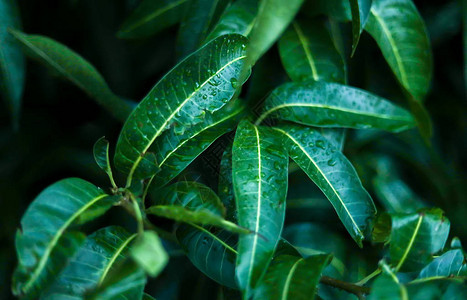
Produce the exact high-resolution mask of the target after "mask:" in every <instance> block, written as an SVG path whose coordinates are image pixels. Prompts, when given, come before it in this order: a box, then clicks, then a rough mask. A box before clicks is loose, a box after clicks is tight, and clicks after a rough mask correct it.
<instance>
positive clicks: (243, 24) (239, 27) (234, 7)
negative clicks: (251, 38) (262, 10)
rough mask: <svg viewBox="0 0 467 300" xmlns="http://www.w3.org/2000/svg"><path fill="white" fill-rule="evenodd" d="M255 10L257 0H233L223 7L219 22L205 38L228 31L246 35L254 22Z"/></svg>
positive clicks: (227, 32)
mask: <svg viewBox="0 0 467 300" xmlns="http://www.w3.org/2000/svg"><path fill="white" fill-rule="evenodd" d="M257 11H258V3H257V0H238V1H235V2H234V3H232V4H231V5H230V6H228V7H227V8H226V9H225V11H224V13H223V14H222V16H221V17H220V19H219V22H218V23H217V24H216V26H215V27H214V29H213V30H212V31H211V33H210V34H209V35H208V37H207V38H206V41H210V40H212V39H215V38H217V37H219V36H221V35H224V34H230V33H237V34H241V35H243V36H248V35H249V34H250V32H251V30H252V29H253V25H254V24H255V18H256V13H257Z"/></svg>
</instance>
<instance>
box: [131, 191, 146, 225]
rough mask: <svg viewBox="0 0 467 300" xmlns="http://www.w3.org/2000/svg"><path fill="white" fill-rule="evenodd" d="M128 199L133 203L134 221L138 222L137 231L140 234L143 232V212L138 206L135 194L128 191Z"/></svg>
mask: <svg viewBox="0 0 467 300" xmlns="http://www.w3.org/2000/svg"><path fill="white" fill-rule="evenodd" d="M130 199H131V202H132V204H133V211H134V212H135V217H136V221H137V222H138V233H139V234H142V233H143V232H144V222H143V214H142V213H141V209H140V208H139V204H138V201H137V200H136V198H135V196H133V194H131V193H130Z"/></svg>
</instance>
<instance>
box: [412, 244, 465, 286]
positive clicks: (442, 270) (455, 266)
mask: <svg viewBox="0 0 467 300" xmlns="http://www.w3.org/2000/svg"><path fill="white" fill-rule="evenodd" d="M448 277H463V278H464V279H467V262H466V258H465V255H464V252H463V251H462V249H454V250H449V251H447V252H446V253H444V254H443V255H441V256H439V257H437V258H435V259H434V260H433V261H432V262H431V263H429V264H428V265H427V266H426V267H424V268H423V269H422V270H421V271H420V274H419V275H418V277H417V281H427V280H433V279H441V278H448Z"/></svg>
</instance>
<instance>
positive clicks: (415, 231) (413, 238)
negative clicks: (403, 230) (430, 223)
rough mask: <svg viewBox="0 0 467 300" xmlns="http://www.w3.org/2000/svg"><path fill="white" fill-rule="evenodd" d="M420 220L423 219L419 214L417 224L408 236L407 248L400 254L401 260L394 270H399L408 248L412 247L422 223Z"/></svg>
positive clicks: (408, 250)
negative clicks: (410, 235) (409, 236)
mask: <svg viewBox="0 0 467 300" xmlns="http://www.w3.org/2000/svg"><path fill="white" fill-rule="evenodd" d="M422 220H423V216H422V215H420V216H419V217H418V222H417V225H416V226H415V230H414V232H413V235H412V237H411V238H410V241H409V244H408V245H407V248H406V249H405V252H404V255H402V258H401V260H400V261H399V263H398V264H397V267H396V272H397V271H399V269H400V268H401V267H402V264H403V263H404V262H405V259H406V258H407V255H408V254H409V252H410V250H411V249H412V246H413V243H414V241H415V238H416V237H417V234H418V231H419V230H420V225H421V224H422Z"/></svg>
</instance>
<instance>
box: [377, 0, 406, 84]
mask: <svg viewBox="0 0 467 300" xmlns="http://www.w3.org/2000/svg"><path fill="white" fill-rule="evenodd" d="M370 11H371V13H372V14H373V16H374V17H375V19H376V21H378V23H379V24H380V25H381V28H382V29H383V31H384V33H385V34H386V37H387V38H388V41H389V44H390V45H391V48H392V49H393V53H394V58H395V59H396V63H397V66H398V67H399V73H400V75H401V81H402V83H403V85H404V86H405V87H408V88H409V87H410V84H409V82H408V80H407V74H406V71H405V67H404V64H403V63H402V58H401V56H400V54H399V49H398V48H397V46H396V43H395V41H394V39H393V38H392V35H391V32H390V31H389V29H388V27H387V26H386V23H384V21H383V19H382V18H381V16H379V15H378V13H377V12H376V11H375V10H374V9H373V8H372V9H371V10H370Z"/></svg>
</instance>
